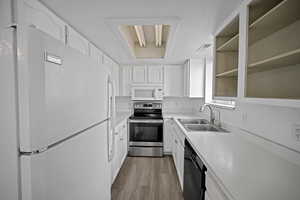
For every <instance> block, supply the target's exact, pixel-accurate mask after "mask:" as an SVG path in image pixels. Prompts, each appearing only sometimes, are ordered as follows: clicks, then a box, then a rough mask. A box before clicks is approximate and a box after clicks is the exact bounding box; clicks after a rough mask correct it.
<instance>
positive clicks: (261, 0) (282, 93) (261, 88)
mask: <svg viewBox="0 0 300 200" xmlns="http://www.w3.org/2000/svg"><path fill="white" fill-rule="evenodd" d="M299 36H300V1H299V0H268V1H265V0H254V1H253V2H252V3H251V4H250V5H249V41H248V66H247V84H246V85H247V88H246V96H247V97H255V98H281V99H300V87H299V85H300V79H299V77H300V39H299V38H300V37H299Z"/></svg>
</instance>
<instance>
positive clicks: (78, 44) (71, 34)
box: [67, 26, 89, 55]
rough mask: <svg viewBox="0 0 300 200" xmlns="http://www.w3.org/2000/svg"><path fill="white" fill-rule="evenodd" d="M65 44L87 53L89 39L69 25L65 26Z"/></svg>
mask: <svg viewBox="0 0 300 200" xmlns="http://www.w3.org/2000/svg"><path fill="white" fill-rule="evenodd" d="M67 45H68V46H70V47H72V48H74V49H76V50H78V51H80V52H81V53H82V54H84V55H89V41H88V40H86V39H85V38H84V37H82V36H81V35H80V34H79V33H78V32H76V31H75V30H74V29H73V28H72V27H70V26H68V28H67Z"/></svg>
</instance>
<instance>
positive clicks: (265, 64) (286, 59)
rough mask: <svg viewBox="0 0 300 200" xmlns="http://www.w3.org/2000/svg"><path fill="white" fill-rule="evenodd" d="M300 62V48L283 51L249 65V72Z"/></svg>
mask: <svg viewBox="0 0 300 200" xmlns="http://www.w3.org/2000/svg"><path fill="white" fill-rule="evenodd" d="M296 64H300V49H296V50H293V51H290V52H287V53H283V54H280V55H277V56H274V57H271V58H268V59H265V60H262V61H258V62H255V63H252V64H250V65H249V66H248V71H249V72H260V71H266V70H271V69H276V68H281V67H286V66H292V65H296Z"/></svg>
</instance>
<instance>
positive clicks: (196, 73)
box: [184, 59, 205, 98]
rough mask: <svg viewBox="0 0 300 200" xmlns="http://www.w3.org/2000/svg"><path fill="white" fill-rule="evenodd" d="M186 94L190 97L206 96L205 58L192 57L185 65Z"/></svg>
mask: <svg viewBox="0 0 300 200" xmlns="http://www.w3.org/2000/svg"><path fill="white" fill-rule="evenodd" d="M184 74H185V75H184V76H185V82H186V83H185V84H184V86H185V89H186V91H185V94H186V96H188V97H197V98H203V97H204V89H205V87H204V84H205V63H204V59H190V60H188V61H187V63H186V65H185V72H184Z"/></svg>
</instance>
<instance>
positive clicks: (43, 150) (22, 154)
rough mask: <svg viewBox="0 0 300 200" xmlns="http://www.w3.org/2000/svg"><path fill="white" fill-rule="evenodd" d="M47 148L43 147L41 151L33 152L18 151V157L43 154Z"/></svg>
mask: <svg viewBox="0 0 300 200" xmlns="http://www.w3.org/2000/svg"><path fill="white" fill-rule="evenodd" d="M48 149H49V147H43V148H41V149H37V150H33V151H19V154H20V156H32V155H36V154H40V153H43V152H45V151H47V150H48Z"/></svg>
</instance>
